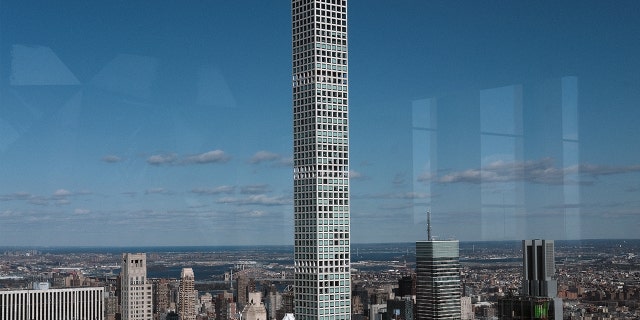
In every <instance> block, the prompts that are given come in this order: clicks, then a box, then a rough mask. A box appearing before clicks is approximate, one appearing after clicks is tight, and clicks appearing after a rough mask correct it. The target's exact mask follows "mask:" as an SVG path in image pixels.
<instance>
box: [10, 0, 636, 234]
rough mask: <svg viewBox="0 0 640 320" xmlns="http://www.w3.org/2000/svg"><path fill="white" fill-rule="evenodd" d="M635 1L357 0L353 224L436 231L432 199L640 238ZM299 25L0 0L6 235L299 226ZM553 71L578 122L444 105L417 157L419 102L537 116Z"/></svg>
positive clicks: (452, 212) (441, 210)
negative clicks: (294, 85) (295, 142)
mask: <svg viewBox="0 0 640 320" xmlns="http://www.w3.org/2000/svg"><path fill="white" fill-rule="evenodd" d="M638 6H639V4H638V3H635V2H631V1H629V2H624V1H623V2H619V3H616V5H615V6H614V5H611V4H607V3H599V2H595V1H594V2H586V3H580V4H579V5H578V4H576V3H571V2H566V3H561V4H557V3H551V2H543V3H540V4H537V5H533V4H526V3H510V4H498V3H489V4H486V5H480V4H477V3H473V2H460V3H454V4H451V3H446V2H440V1H425V2H417V1H403V2H399V3H398V4H397V5H394V6H388V4H387V3H385V2H383V1H367V2H366V4H365V3H362V2H355V1H354V2H351V3H350V8H349V12H350V20H349V28H350V32H351V34H350V37H349V39H350V42H351V43H350V45H349V55H350V60H352V61H353V62H352V63H350V66H349V67H350V78H351V79H350V80H353V83H349V86H350V87H351V88H350V91H349V93H350V97H349V100H350V109H351V110H350V120H352V121H353V123H352V124H351V126H350V128H349V129H350V130H349V131H350V132H349V133H350V139H351V146H352V148H351V150H349V152H350V156H351V159H350V171H351V172H350V178H351V190H350V192H351V202H350V205H351V208H350V209H351V224H352V228H351V235H350V236H351V241H353V242H355V243H367V242H414V241H416V240H420V239H424V237H425V232H424V230H425V226H426V221H425V220H426V219H425V217H424V215H423V213H424V212H425V211H426V210H427V209H428V208H430V207H431V208H433V210H432V212H434V217H433V225H434V230H437V233H436V235H437V236H438V237H439V238H457V239H460V240H462V241H472V240H475V241H477V240H520V239H523V238H547V239H576V238H578V239H580V238H582V239H586V238H637V230H638V228H640V218H638V217H640V216H639V215H638V213H640V202H639V201H638V200H637V199H638V198H639V197H638V195H639V194H640V184H639V183H638V181H640V179H638V177H639V176H638V175H639V172H638V171H640V154H639V152H640V151H639V150H640V142H639V141H638V139H637V137H638V136H640V131H639V130H640V126H637V122H638V119H640V108H637V105H638V102H639V101H640V96H638V93H637V92H636V91H637V90H635V89H636V88H638V87H640V80H639V79H638V77H637V74H639V70H640V63H639V62H638V60H637V59H635V57H637V56H638V55H639V54H640V47H639V46H640V45H639V44H638V43H637V41H633V39H634V35H635V34H637V31H638V29H639V23H638V22H637V19H635V17H634V16H633V14H632V12H637V10H636V9H638ZM247 7H248V8H249V9H247ZM549 12H552V13H553V14H548V13H549ZM240 13H242V14H240ZM25 24H28V25H29V26H30V27H29V28H25V27H24V26H25ZM290 27H291V19H290V3H289V2H287V1H281V2H274V3H268V4H267V3H262V2H259V1H256V2H251V3H250V5H246V4H244V3H207V4H203V3H200V4H191V5H190V6H182V5H180V4H156V5H155V6H154V7H149V6H148V5H145V4H136V3H129V4H113V3H106V2H105V3H96V4H92V5H91V6H87V5H86V4H85V5H81V4H80V3H75V4H74V3H70V4H69V3H66V4H55V5H54V4H43V5H41V6H39V7H37V8H33V7H31V6H28V5H25V4H23V3H20V2H19V1H3V2H2V3H0V45H1V46H0V50H1V51H0V244H2V245H38V246H42V245H66V246H69V245H73V246H95V245H100V246H112V245H115V246H127V245H234V244H237V245H250V244H286V245H291V244H293V240H292V239H293V233H294V231H293V230H294V225H293V216H292V212H293V190H292V187H291V183H290V181H291V177H292V175H293V172H292V171H293V170H292V167H293V166H292V161H293V151H292V150H291V144H292V139H291V137H292V136H293V132H292V130H291V129H292V128H291V122H292V121H293V119H292V117H291V115H290V109H289V108H290V106H291V105H292V100H291V93H292V91H291V74H290V70H291V64H292V61H291V58H290V57H291V54H290V50H291V45H290V39H291V29H290ZM351 58H353V59H351ZM550 79H551V80H553V79H569V80H559V81H565V82H567V81H568V82H567V83H568V84H563V87H562V92H563V93H564V92H568V93H570V94H569V95H563V96H560V98H559V99H557V101H560V102H559V103H563V105H571V104H572V103H573V102H575V104H576V105H577V111H576V112H577V115H576V117H575V119H576V120H575V121H573V122H572V123H569V124H563V126H562V127H554V123H555V122H557V120H558V119H556V118H551V119H548V118H545V115H547V114H546V113H545V112H539V113H536V114H534V115H535V116H536V117H537V118H536V117H534V118H531V117H528V116H527V117H524V118H522V121H521V122H518V121H512V120H508V121H506V122H505V121H504V119H502V118H501V117H497V119H496V120H495V121H496V123H499V124H501V123H509V122H511V123H512V127H514V128H515V127H517V125H518V124H519V123H522V125H523V126H524V127H525V129H524V130H523V131H521V132H519V133H518V132H516V131H513V132H515V133H513V132H509V133H507V135H512V136H515V139H516V140H517V139H519V138H518V137H520V136H522V137H523V138H522V139H523V140H525V141H524V143H522V144H519V143H518V142H516V143H514V144H513V146H515V147H513V146H509V147H504V148H494V146H493V144H491V143H490V142H491V141H489V140H490V138H491V137H494V136H499V135H505V133H503V132H501V131H500V130H499V129H502V128H503V127H501V126H495V125H494V124H493V123H491V122H486V119H485V118H482V117H483V114H481V113H478V114H479V118H473V117H472V118H471V119H469V118H465V117H464V116H465V113H463V112H457V113H449V114H447V113H446V112H444V113H443V112H440V113H439V116H438V118H437V120H438V122H437V124H438V128H437V130H438V134H439V136H438V137H437V139H436V138H434V141H436V142H437V145H438V151H437V152H438V153H437V155H435V157H431V158H427V159H436V160H437V166H436V164H435V163H434V162H430V163H428V164H427V163H418V162H414V159H419V158H420V157H418V156H416V154H418V153H419V152H424V150H423V151H420V148H422V146H423V145H422V143H421V142H420V141H421V140H418V141H417V142H416V141H414V138H415V137H419V134H420V133H421V132H423V131H424V132H432V131H430V130H436V129H434V128H432V127H428V126H426V127H422V126H421V125H419V126H416V119H418V116H420V113H419V112H418V113H414V112H416V110H418V109H417V107H422V106H427V107H430V105H429V104H428V103H425V101H437V103H438V105H439V106H445V105H449V106H453V107H452V108H449V110H455V109H456V108H458V107H460V106H463V105H466V103H465V102H462V103H460V102H456V101H458V100H460V101H466V100H465V99H467V98H468V97H476V96H477V97H479V98H477V99H476V101H475V102H474V104H476V105H477V106H478V108H485V107H486V106H490V105H491V104H492V103H497V104H500V103H504V101H505V100H506V99H512V97H514V96H517V94H518V93H520V92H522V93H523V97H522V99H521V100H520V101H521V104H522V108H523V112H525V114H527V115H530V113H527V110H529V111H530V110H544V105H543V104H541V103H540V102H539V101H534V100H535V99H531V97H532V96H533V97H535V95H534V94H528V93H527V92H535V90H538V91H540V90H539V88H540V87H544V88H551V90H555V89H554V88H557V87H558V86H556V87H554V86H548V87H545V86H544V85H540V84H541V83H542V84H544V83H545V81H547V80H550ZM571 79H575V81H574V80H571ZM554 81H555V80H554ZM571 81H574V82H571ZM572 83H575V84H576V86H575V87H572V86H573V85H572ZM541 92H544V91H541ZM571 97H574V98H575V99H574V98H571ZM563 98H564V100H562V99H563ZM434 99H436V100H434ZM572 99H574V100H572ZM512 100H513V99H512ZM451 101H453V102H451ZM510 101H511V100H510ZM557 101H556V102H557ZM518 103H519V102H516V103H511V102H510V104H505V105H508V106H518V105H519V104H518ZM552 109H553V108H552ZM497 110H502V109H501V108H497ZM510 110H517V108H512V109H510ZM558 110H565V109H562V108H561V109H553V110H552V111H553V112H554V113H553V114H556V112H557V111H558ZM439 111H441V110H439ZM492 114H496V113H492ZM470 115H473V114H470ZM532 119H533V120H532ZM418 120H419V119H418ZM534 120H535V121H534ZM420 121H422V120H420ZM420 121H417V122H420ZM540 121H542V122H540ZM543 122H548V123H550V124H549V126H550V127H552V128H553V129H554V130H555V131H558V132H560V133H562V132H563V130H564V129H565V128H567V126H570V125H571V124H573V125H576V128H578V131H579V134H580V135H579V139H573V140H572V139H565V138H567V137H565V136H562V135H560V137H559V138H558V140H557V141H561V142H563V143H564V142H565V141H564V140H567V141H569V142H571V141H574V140H576V141H577V140H579V149H578V150H577V151H572V150H573V149H571V148H570V147H567V148H556V149H553V150H551V151H550V152H547V150H545V149H544V148H541V146H543V145H545V142H546V140H541V141H542V142H538V140H539V139H544V138H545V136H544V135H536V134H532V132H534V131H535V130H536V128H540V123H543ZM468 123H478V125H477V128H480V129H479V130H483V128H485V127H486V125H489V126H490V127H491V126H492V125H493V127H496V131H492V130H493V129H491V130H483V131H482V133H481V134H480V133H475V131H474V130H476V127H469V126H468V125H467V124H468ZM493 127H491V128H493ZM415 128H418V129H415ZM412 130H413V132H412ZM420 130H423V131H420ZM510 130H511V129H510ZM554 130H552V131H551V132H554ZM452 132H459V133H460V134H461V136H463V137H466V138H464V139H460V136H457V135H452V134H451V133H452ZM487 132H488V133H487ZM534 133H535V132H534ZM482 139H484V140H482ZM527 139H528V140H527ZM554 139H555V138H554ZM474 141H478V144H481V148H479V150H473V152H470V153H469V154H467V153H465V152H461V151H460V149H464V148H471V149H473V148H472V147H473V144H474V143H475V142H474ZM480 141H481V142H482V143H480ZM485 141H489V143H485ZM557 141H555V140H554V141H552V142H553V143H558V144H559V143H560V142H557ZM520 145H522V146H523V148H525V150H524V151H523V152H519V151H518V148H520ZM501 146H503V145H502V144H501ZM428 152H431V151H428ZM428 152H427V153H428ZM418 155H420V154H418ZM460 155H462V156H460ZM471 158H474V159H475V160H474V161H464V160H467V159H471ZM420 159H423V160H424V159H425V157H422V158H420ZM425 168H426V169H425ZM432 170H435V171H432ZM557 194H563V196H562V197H561V198H556V196H555V195H557ZM468 195H473V197H468ZM538 218H541V219H538ZM538 223H539V224H538ZM472 229H473V230H472Z"/></svg>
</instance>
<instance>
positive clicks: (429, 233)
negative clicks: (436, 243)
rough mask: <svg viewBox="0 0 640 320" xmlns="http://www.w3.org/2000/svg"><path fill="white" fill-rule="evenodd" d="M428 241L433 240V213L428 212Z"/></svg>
mask: <svg viewBox="0 0 640 320" xmlns="http://www.w3.org/2000/svg"><path fill="white" fill-rule="evenodd" d="M427 240H428V241H431V240H433V239H432V238H431V211H429V210H427Z"/></svg>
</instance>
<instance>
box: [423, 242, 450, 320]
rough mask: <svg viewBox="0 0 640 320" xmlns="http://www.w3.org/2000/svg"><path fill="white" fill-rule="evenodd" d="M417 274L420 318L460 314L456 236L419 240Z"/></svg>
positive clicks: (438, 317)
mask: <svg viewBox="0 0 640 320" xmlns="http://www.w3.org/2000/svg"><path fill="white" fill-rule="evenodd" d="M429 238H431V236H429ZM416 276H417V279H416V319H417V320H432V319H460V318H461V307H460V296H461V294H460V292H461V289H460V254H459V244H458V241H457V240H427V241H417V242H416Z"/></svg>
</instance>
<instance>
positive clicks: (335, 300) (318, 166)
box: [291, 0, 351, 320]
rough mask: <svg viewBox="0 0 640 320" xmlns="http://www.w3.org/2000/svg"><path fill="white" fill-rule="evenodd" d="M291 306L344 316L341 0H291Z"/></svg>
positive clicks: (299, 314) (347, 300)
mask: <svg viewBox="0 0 640 320" xmlns="http://www.w3.org/2000/svg"><path fill="white" fill-rule="evenodd" d="M291 14H292V42H293V46H292V48H293V52H292V58H293V59H292V60H293V79H292V80H293V135H294V136H293V155H294V156H293V162H294V178H293V188H294V228H295V229H294V237H295V239H294V260H295V283H294V284H295V285H294V314H295V318H296V319H298V320H348V319H350V318H351V279H350V269H349V268H350V238H349V233H350V209H349V129H348V113H349V112H348V111H349V110H348V96H347V93H348V76H347V74H348V70H347V65H348V64H347V60H348V57H347V0H292V2H291Z"/></svg>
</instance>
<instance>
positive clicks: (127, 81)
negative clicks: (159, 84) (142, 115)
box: [91, 54, 158, 99]
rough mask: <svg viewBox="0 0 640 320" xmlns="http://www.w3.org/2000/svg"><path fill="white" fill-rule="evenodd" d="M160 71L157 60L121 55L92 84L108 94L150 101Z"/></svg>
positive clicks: (108, 64) (110, 62)
mask: <svg viewBox="0 0 640 320" xmlns="http://www.w3.org/2000/svg"><path fill="white" fill-rule="evenodd" d="M157 69H158V61H157V60H156V59H155V58H151V57H145V56H138V55H131V54H119V55H117V56H116V57H115V58H114V59H113V60H111V61H109V63H107V65H106V66H104V68H102V70H100V72H98V74H97V75H96V76H95V77H94V78H93V79H92V80H91V84H92V85H93V86H95V87H97V88H100V89H103V90H105V91H108V92H112V93H117V94H122V95H125V96H129V97H135V98H140V99H149V97H151V93H152V89H153V84H154V80H155V79H156V73H157Z"/></svg>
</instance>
